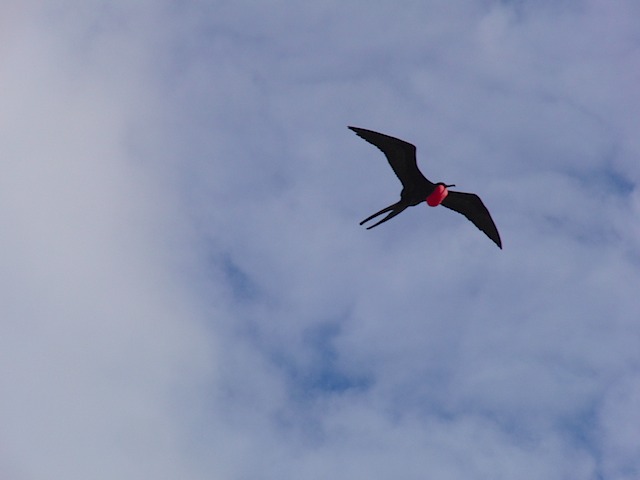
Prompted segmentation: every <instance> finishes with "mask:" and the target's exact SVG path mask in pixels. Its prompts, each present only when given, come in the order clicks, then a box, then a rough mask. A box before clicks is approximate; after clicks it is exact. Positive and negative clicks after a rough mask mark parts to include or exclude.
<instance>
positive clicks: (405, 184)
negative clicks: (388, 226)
mask: <svg viewBox="0 0 640 480" xmlns="http://www.w3.org/2000/svg"><path fill="white" fill-rule="evenodd" d="M349 129H351V130H353V131H354V132H355V133H356V134H357V135H358V136H359V137H361V138H363V139H365V140H366V141H367V142H369V143H371V144H373V145H375V146H376V147H378V148H379V149H380V150H382V152H383V153H384V154H385V156H386V157H387V160H388V161H389V165H391V168H392V169H393V171H394V172H395V174H396V176H397V177H398V178H399V179H400V182H401V183H402V192H400V200H399V201H398V202H396V203H394V204H393V205H389V206H388V207H386V208H383V209H382V210H380V211H379V212H376V213H374V214H373V215H371V216H369V217H367V218H365V219H364V220H363V221H362V222H360V225H363V224H364V223H366V222H368V221H369V220H371V219H373V218H375V217H377V216H378V215H382V214H383V213H387V212H390V213H389V214H388V215H387V216H386V217H384V218H383V219H382V220H380V221H379V222H377V223H375V224H373V225H371V226H370V227H367V230H369V229H371V228H373V227H376V226H378V225H380V224H381V223H384V222H386V221H387V220H391V219H392V218H393V217H395V216H396V215H398V214H399V213H401V212H403V211H404V210H405V209H407V208H408V207H413V206H415V205H418V204H420V203H422V202H425V201H426V202H427V205H429V206H431V207H437V206H438V205H441V204H442V205H443V206H445V207H447V208H450V209H451V210H454V211H456V212H458V213H461V214H462V215H464V216H465V217H467V218H468V219H469V220H470V221H471V222H472V223H473V224H474V225H475V226H476V227H478V228H479V229H480V230H482V231H483V232H484V233H485V234H486V235H487V236H488V237H489V238H490V239H491V240H493V241H494V242H495V243H496V245H498V247H500V248H502V241H501V240H500V234H499V233H498V229H497V228H496V225H495V223H493V219H492V218H491V215H490V214H489V210H487V207H485V206H484V203H482V200H480V197H478V196H477V195H476V194H474V193H465V192H455V191H452V190H449V187H455V185H447V184H445V183H443V182H438V183H433V182H431V181H429V180H428V179H427V178H426V177H425V176H424V175H423V174H422V172H420V169H418V165H417V162H416V147H415V145H412V144H411V143H409V142H405V141H404V140H400V139H398V138H394V137H390V136H389V135H385V134H383V133H378V132H374V131H372V130H367V129H364V128H358V127H349Z"/></svg>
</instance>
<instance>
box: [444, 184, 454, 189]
mask: <svg viewBox="0 0 640 480" xmlns="http://www.w3.org/2000/svg"><path fill="white" fill-rule="evenodd" d="M449 187H455V184H452V185H445V188H449Z"/></svg>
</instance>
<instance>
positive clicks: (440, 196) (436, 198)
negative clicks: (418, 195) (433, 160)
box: [427, 185, 449, 207]
mask: <svg viewBox="0 0 640 480" xmlns="http://www.w3.org/2000/svg"><path fill="white" fill-rule="evenodd" d="M447 195H449V190H447V188H446V187H445V186H444V185H436V188H435V190H434V191H433V192H431V193H430V194H429V196H428V197H427V205H429V206H430V207H437V206H438V205H440V204H441V203H442V201H443V200H444V199H445V198H447Z"/></svg>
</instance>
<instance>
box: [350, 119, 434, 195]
mask: <svg viewBox="0 0 640 480" xmlns="http://www.w3.org/2000/svg"><path fill="white" fill-rule="evenodd" d="M349 129H350V130H353V131H354V132H356V134H357V135H358V136H359V137H360V138H363V139H365V140H366V141H367V142H369V143H371V144H373V145H375V146H376V147H378V148H379V149H380V150H382V152H383V153H384V154H385V156H386V157H387V160H388V161H389V165H391V168H393V171H394V172H395V174H396V176H397V177H398V178H399V179H400V181H401V182H402V186H403V187H405V188H411V187H413V186H415V185H416V184H424V182H428V183H431V182H429V180H427V179H426V178H425V176H424V175H422V172H420V170H419V169H418V165H417V164H416V147H415V145H412V144H410V143H409V142H405V141H404V140H400V139H398V138H395V137H390V136H389V135H384V134H383V133H378V132H374V131H372V130H367V129H365V128H358V127H349Z"/></svg>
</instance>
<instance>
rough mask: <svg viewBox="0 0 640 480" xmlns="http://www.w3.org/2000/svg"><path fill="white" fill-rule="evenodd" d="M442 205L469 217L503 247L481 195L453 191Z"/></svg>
mask: <svg viewBox="0 0 640 480" xmlns="http://www.w3.org/2000/svg"><path fill="white" fill-rule="evenodd" d="M442 205H444V206H445V207H447V208H450V209H451V210H454V211H456V212H458V213H461V214H462V215H464V216H465V217H467V218H468V219H469V220H471V222H473V224H474V225H475V226H476V227H478V228H479V229H480V230H482V231H483V232H484V233H486V234H487V237H489V238H490V239H491V240H493V241H494V242H495V243H496V245H498V247H500V248H502V241H501V240H500V234H499V233H498V229H497V228H496V224H495V223H493V219H492V218H491V215H490V214H489V210H487V207H485V206H484V203H482V200H480V197H479V196H477V195H476V194H474V193H464V192H452V191H451V190H449V195H447V197H446V198H445V199H444V200H443V201H442Z"/></svg>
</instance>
